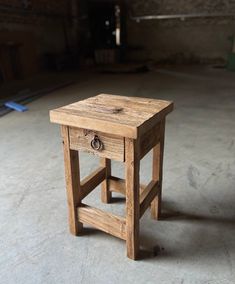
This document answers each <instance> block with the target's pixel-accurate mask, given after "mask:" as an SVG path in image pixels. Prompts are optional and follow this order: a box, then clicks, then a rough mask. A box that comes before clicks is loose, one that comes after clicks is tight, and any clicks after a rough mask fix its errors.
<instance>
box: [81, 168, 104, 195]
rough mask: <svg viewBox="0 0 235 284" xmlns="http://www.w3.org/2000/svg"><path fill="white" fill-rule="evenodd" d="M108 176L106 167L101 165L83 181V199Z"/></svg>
mask: <svg viewBox="0 0 235 284" xmlns="http://www.w3.org/2000/svg"><path fill="white" fill-rule="evenodd" d="M105 177H106V168H104V167H99V168H98V169H97V170H95V171H94V172H92V173H91V174H90V175H89V176H87V177H85V178H84V179H83V180H82V181H81V199H83V198H85V197H86V196H87V195H88V194H89V193H90V192H91V191H92V190H94V189H95V188H96V187H97V186H98V185H99V184H100V183H101V182H102V181H103V180H105Z"/></svg>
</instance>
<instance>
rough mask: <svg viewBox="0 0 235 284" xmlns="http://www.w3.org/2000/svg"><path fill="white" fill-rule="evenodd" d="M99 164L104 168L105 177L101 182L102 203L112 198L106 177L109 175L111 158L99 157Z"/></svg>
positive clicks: (108, 201)
mask: <svg viewBox="0 0 235 284" xmlns="http://www.w3.org/2000/svg"><path fill="white" fill-rule="evenodd" d="M100 165H101V166H103V167H105V168H106V178H105V180H104V181H103V182H102V183H101V201H102V202H104V203H110V202H111V198H112V193H111V191H110V190H109V182H108V179H109V177H110V175H111V160H110V159H106V158H101V159H100Z"/></svg>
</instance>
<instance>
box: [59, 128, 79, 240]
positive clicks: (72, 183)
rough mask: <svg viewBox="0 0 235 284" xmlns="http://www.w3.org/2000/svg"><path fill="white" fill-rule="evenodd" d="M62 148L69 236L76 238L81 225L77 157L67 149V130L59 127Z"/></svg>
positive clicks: (75, 152)
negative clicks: (78, 208)
mask: <svg viewBox="0 0 235 284" xmlns="http://www.w3.org/2000/svg"><path fill="white" fill-rule="evenodd" d="M61 134H62V137H63V148H64V165H65V180H66V190H67V201H68V210H69V212H68V215H69V228H70V232H71V234H73V235H75V236H77V235H79V233H81V231H82V226H83V225H82V223H80V222H78V214H77V206H78V205H79V203H80V202H81V198H80V196H81V187H80V172H79V156H78V152H77V151H73V150H70V149H69V129H68V127H67V126H61Z"/></svg>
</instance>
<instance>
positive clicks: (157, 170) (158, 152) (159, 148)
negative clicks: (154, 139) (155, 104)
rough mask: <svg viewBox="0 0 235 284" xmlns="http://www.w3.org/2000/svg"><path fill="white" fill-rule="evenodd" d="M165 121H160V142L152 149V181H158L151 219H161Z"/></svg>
mask: <svg viewBox="0 0 235 284" xmlns="http://www.w3.org/2000/svg"><path fill="white" fill-rule="evenodd" d="M164 136H165V119H164V120H162V121H161V127H160V142H159V143H158V144H157V145H156V146H154V147H153V172H152V178H153V180H154V181H159V191H158V195H157V196H156V197H155V198H154V200H153V201H152V202H151V216H152V218H153V219H156V220H159V219H160V218H161V203H162V174H163V153H164Z"/></svg>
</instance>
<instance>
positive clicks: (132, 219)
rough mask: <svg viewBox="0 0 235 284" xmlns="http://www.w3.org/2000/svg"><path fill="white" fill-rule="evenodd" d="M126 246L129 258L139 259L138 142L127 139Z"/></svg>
mask: <svg viewBox="0 0 235 284" xmlns="http://www.w3.org/2000/svg"><path fill="white" fill-rule="evenodd" d="M125 152H126V159H125V161H126V163H125V171H126V172H125V175H126V245H127V256H128V257H129V258H131V259H137V257H138V252H139V216H140V213H139V210H140V206H139V167H140V161H139V157H138V153H139V151H138V145H137V141H136V140H133V139H128V138H127V139H125Z"/></svg>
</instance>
